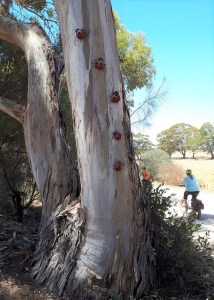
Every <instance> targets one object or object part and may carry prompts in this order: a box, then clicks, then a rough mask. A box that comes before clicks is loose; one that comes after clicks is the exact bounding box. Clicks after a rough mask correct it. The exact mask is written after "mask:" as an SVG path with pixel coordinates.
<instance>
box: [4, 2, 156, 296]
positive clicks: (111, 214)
mask: <svg viewBox="0 0 214 300" xmlns="http://www.w3.org/2000/svg"><path fill="white" fill-rule="evenodd" d="M54 4H55V7H56V9H57V13H58V17H59V22H60V28H61V34H62V40H63V47H64V56H65V64H66V74H67V80H68V87H69V95H70V100H71V104H72V119H73V124H74V129H75V135H76V142H77V155H78V168H79V173H80V181H81V187H82V189H81V194H80V197H78V198H76V196H78V195H77V187H78V184H77V180H76V172H75V170H74V168H73V164H72V161H71V157H70V154H69V150H68V147H67V145H66V143H65V141H64V138H63V134H62V129H61V123H60V117H59V110H58V104H57V90H56V79H57V78H56V74H55V68H54V61H53V58H52V55H51V51H50V45H49V42H48V40H47V39H46V37H45V34H44V32H42V31H41V29H38V28H35V27H33V26H30V25H21V24H17V23H15V22H13V21H9V20H5V19H4V18H0V38H2V39H5V40H7V41H8V42H10V43H14V44H16V45H17V46H19V47H20V48H22V49H23V51H24V52H25V54H26V59H27V61H28V66H29V68H28V69H29V81H28V104H27V107H26V108H23V107H21V108H20V110H21V111H20V117H19V113H18V116H17V105H16V104H13V105H11V101H9V100H7V99H2V102H1V98H0V108H1V109H2V110H4V111H5V112H6V111H8V110H9V111H10V113H9V114H10V115H11V116H13V117H16V119H18V120H19V121H20V122H21V123H22V124H23V127H24V133H25V141H26V146H27V151H28V155H29V160H30V163H31V166H32V171H33V175H34V176H35V179H36V182H37V185H38V189H39V191H40V193H41V197H42V200H43V213H42V221H41V231H40V236H39V241H38V243H37V248H36V252H35V255H34V264H33V268H32V275H33V276H34V278H35V279H36V280H37V281H38V282H41V283H43V282H44V283H46V285H47V286H49V287H50V288H51V289H52V290H55V291H57V292H58V293H59V294H60V295H64V296H65V297H67V298H68V299H75V300H78V299H99V300H100V299H104V298H105V299H111V298H112V293H113V292H116V293H118V294H120V295H121V296H122V297H123V298H124V299H128V296H133V297H135V298H136V299H138V298H140V296H142V295H143V293H144V292H145V291H147V290H148V288H149V286H150V285H151V284H152V282H153V277H154V275H153V266H154V252H153V249H152V247H151V239H150V231H151V230H150V226H149V210H148V203H147V201H146V199H145V198H144V195H143V191H142V187H141V184H140V180H139V175H138V170H137V165H136V162H135V156H134V150H133V145H132V135H131V130H130V119H129V113H128V109H127V106H126V100H125V94H124V88H123V81H122V76H121V73H120V69H119V57H118V53H117V46H116V40H115V31H114V23H113V16H112V11H111V5H110V2H109V0H55V1H54ZM77 29H80V33H81V34H80V35H79V36H78V33H79V31H78V30H77ZM81 29H84V30H83V31H81ZM115 92H117V93H116V94H114V93H115ZM113 94H114V97H116V98H117V100H119V101H118V102H114V101H112V95H113ZM115 95H116V96H115ZM118 95H119V96H120V99H119V97H118ZM114 100H115V98H114ZM1 103H2V104H1ZM5 103H6V104H5ZM7 103H8V105H7ZM8 107H9V108H8ZM11 107H12V108H11Z"/></svg>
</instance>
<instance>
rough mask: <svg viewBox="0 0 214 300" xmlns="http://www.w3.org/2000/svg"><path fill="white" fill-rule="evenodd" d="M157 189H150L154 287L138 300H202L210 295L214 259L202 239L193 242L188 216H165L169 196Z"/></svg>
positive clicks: (213, 285) (192, 225) (213, 288)
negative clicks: (154, 264)
mask: <svg viewBox="0 0 214 300" xmlns="http://www.w3.org/2000/svg"><path fill="white" fill-rule="evenodd" d="M165 192H166V190H164V189H162V188H161V186H159V187H157V188H153V187H152V188H151V190H150V195H149V200H150V204H151V222H152V224H151V228H152V230H153V245H152V246H153V248H154V250H155V253H156V284H155V286H154V290H153V291H151V295H147V296H145V297H144V298H142V299H153V296H152V295H156V296H155V299H171V298H172V297H174V299H177V300H178V299H180V300H181V299H194V300H196V299H197V300H198V299H205V298H206V297H207V296H208V295H210V294H213V292H214V258H213V257H212V249H211V247H210V245H209V243H208V235H207V236H206V237H199V238H195V237H194V236H195V233H196V232H197V231H198V229H199V228H200V225H199V224H196V223H195V219H194V217H193V215H192V214H190V215H189V216H188V217H186V218H184V217H177V215H174V216H173V215H170V214H169V213H167V212H168V210H169V208H170V206H171V200H170V198H171V196H165V195H164V194H165Z"/></svg>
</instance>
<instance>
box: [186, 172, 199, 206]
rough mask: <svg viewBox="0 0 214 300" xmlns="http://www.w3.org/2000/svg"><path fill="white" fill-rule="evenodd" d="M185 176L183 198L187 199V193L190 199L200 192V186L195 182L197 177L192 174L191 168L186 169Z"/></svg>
mask: <svg viewBox="0 0 214 300" xmlns="http://www.w3.org/2000/svg"><path fill="white" fill-rule="evenodd" d="M186 174H187V176H186V177H185V178H184V180H183V184H184V185H185V187H186V190H185V192H184V199H185V201H186V200H187V198H188V196H189V195H192V201H194V200H196V199H197V196H198V194H199V193H200V187H199V184H198V182H197V179H196V177H195V176H194V175H192V170H190V169H187V170H186Z"/></svg>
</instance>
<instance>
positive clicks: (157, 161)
mask: <svg viewBox="0 0 214 300" xmlns="http://www.w3.org/2000/svg"><path fill="white" fill-rule="evenodd" d="M170 161H171V159H170V156H169V154H167V153H166V152H165V151H163V150H160V149H152V150H149V151H146V152H145V153H144V154H143V155H142V163H141V164H140V169H142V168H143V167H146V168H147V169H148V170H149V171H150V174H151V176H152V178H153V179H154V180H156V179H157V177H158V173H159V169H160V166H161V165H162V164H163V163H169V162H170Z"/></svg>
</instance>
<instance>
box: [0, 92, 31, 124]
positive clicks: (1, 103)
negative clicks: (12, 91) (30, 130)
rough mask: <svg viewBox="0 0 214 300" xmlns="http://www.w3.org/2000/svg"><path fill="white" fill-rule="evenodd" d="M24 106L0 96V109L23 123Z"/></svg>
mask: <svg viewBox="0 0 214 300" xmlns="http://www.w3.org/2000/svg"><path fill="white" fill-rule="evenodd" d="M25 109H26V106H25V105H22V104H20V103H17V102H15V101H11V100H9V99H6V98H3V97H0V110H1V111H3V112H5V113H6V114H8V115H9V116H11V117H12V118H14V119H16V120H17V121H18V122H20V123H21V124H22V125H23V124H24V114H25Z"/></svg>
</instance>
